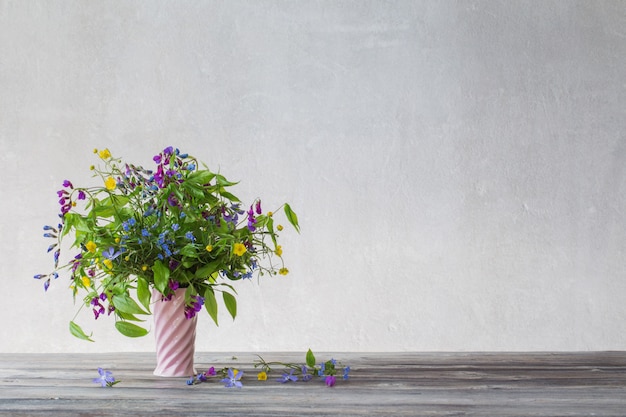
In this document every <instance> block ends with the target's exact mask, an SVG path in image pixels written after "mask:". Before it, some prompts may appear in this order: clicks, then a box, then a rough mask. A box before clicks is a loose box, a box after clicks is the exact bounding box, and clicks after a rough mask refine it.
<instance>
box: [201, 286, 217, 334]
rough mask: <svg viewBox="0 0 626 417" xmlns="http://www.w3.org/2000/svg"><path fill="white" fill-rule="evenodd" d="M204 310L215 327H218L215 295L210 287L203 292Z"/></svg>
mask: <svg viewBox="0 0 626 417" xmlns="http://www.w3.org/2000/svg"><path fill="white" fill-rule="evenodd" d="M204 308H205V309H206V311H207V313H209V316H211V318H212V319H213V321H214V322H215V325H216V326H219V324H217V300H216V299H215V293H214V292H213V288H211V287H208V288H207V289H206V291H205V292H204Z"/></svg>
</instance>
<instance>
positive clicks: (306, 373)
mask: <svg viewBox="0 0 626 417" xmlns="http://www.w3.org/2000/svg"><path fill="white" fill-rule="evenodd" d="M311 378H313V375H311V374H310V373H309V369H308V368H307V367H306V365H302V380H303V381H310V380H311Z"/></svg>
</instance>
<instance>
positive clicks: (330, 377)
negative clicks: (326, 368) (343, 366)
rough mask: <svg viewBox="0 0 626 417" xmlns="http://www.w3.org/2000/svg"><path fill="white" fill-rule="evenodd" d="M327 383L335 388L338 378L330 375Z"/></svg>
mask: <svg viewBox="0 0 626 417" xmlns="http://www.w3.org/2000/svg"><path fill="white" fill-rule="evenodd" d="M325 382H326V385H327V386H329V387H334V386H335V383H336V382H337V378H335V375H328V376H327V377H326V381H325Z"/></svg>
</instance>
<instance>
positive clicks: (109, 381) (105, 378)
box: [93, 368, 120, 387]
mask: <svg viewBox="0 0 626 417" xmlns="http://www.w3.org/2000/svg"><path fill="white" fill-rule="evenodd" d="M98 373H99V374H100V376H99V377H98V378H94V379H93V383H94V384H100V385H101V386H102V387H112V386H113V385H115V384H118V383H119V382H120V381H116V380H115V378H113V373H112V372H110V371H105V370H104V369H102V368H98Z"/></svg>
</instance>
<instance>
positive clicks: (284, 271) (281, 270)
mask: <svg viewBox="0 0 626 417" xmlns="http://www.w3.org/2000/svg"><path fill="white" fill-rule="evenodd" d="M278 273H279V274H280V275H287V274H288V273H289V270H288V269H287V268H280V269H279V270H278Z"/></svg>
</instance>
